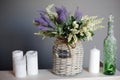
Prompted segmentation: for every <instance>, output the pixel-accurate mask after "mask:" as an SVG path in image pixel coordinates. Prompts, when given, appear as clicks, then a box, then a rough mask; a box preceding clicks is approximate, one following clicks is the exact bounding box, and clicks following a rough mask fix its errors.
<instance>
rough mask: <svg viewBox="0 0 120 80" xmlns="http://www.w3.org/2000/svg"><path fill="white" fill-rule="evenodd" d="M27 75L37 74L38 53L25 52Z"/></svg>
mask: <svg viewBox="0 0 120 80" xmlns="http://www.w3.org/2000/svg"><path fill="white" fill-rule="evenodd" d="M26 56H27V73H28V75H37V74H38V53H37V51H27V53H26Z"/></svg>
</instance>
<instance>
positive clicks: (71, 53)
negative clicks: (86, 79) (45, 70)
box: [52, 39, 83, 76]
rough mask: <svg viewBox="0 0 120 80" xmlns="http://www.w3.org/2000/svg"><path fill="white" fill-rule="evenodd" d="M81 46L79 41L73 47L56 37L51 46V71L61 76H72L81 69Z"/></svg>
mask: <svg viewBox="0 0 120 80" xmlns="http://www.w3.org/2000/svg"><path fill="white" fill-rule="evenodd" d="M82 64H83V46H82V43H81V42H80V41H79V42H78V43H77V44H76V45H75V47H74V48H72V47H71V46H70V45H67V44H66V43H65V41H63V40H59V39H56V41H55V43H54V46H53V69H52V72H53V73H54V74H57V75H62V76H73V75H76V74H78V73H80V72H81V71H82Z"/></svg>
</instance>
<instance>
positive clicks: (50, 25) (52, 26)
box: [40, 13, 56, 28]
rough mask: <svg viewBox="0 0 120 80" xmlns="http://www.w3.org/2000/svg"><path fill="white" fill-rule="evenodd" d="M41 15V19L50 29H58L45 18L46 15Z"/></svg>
mask: <svg viewBox="0 0 120 80" xmlns="http://www.w3.org/2000/svg"><path fill="white" fill-rule="evenodd" d="M40 15H41V18H42V19H43V20H44V21H45V22H46V23H47V24H48V27H51V28H56V26H55V24H54V23H53V22H52V21H51V20H50V19H49V18H47V17H46V16H45V14H42V13H41V14H40Z"/></svg>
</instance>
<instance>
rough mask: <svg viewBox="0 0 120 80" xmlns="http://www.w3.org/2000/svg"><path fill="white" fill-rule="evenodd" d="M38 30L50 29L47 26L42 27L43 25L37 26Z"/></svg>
mask: <svg viewBox="0 0 120 80" xmlns="http://www.w3.org/2000/svg"><path fill="white" fill-rule="evenodd" d="M38 28H39V29H40V30H50V28H48V27H47V26H43V25H40V26H38Z"/></svg>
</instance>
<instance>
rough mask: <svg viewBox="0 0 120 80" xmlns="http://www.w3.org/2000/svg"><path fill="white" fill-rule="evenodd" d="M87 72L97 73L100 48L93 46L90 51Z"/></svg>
mask: <svg viewBox="0 0 120 80" xmlns="http://www.w3.org/2000/svg"><path fill="white" fill-rule="evenodd" d="M89 61H90V62H89V72H90V73H99V70H100V50H98V49H96V48H94V49H92V50H91V51H90V60H89Z"/></svg>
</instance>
